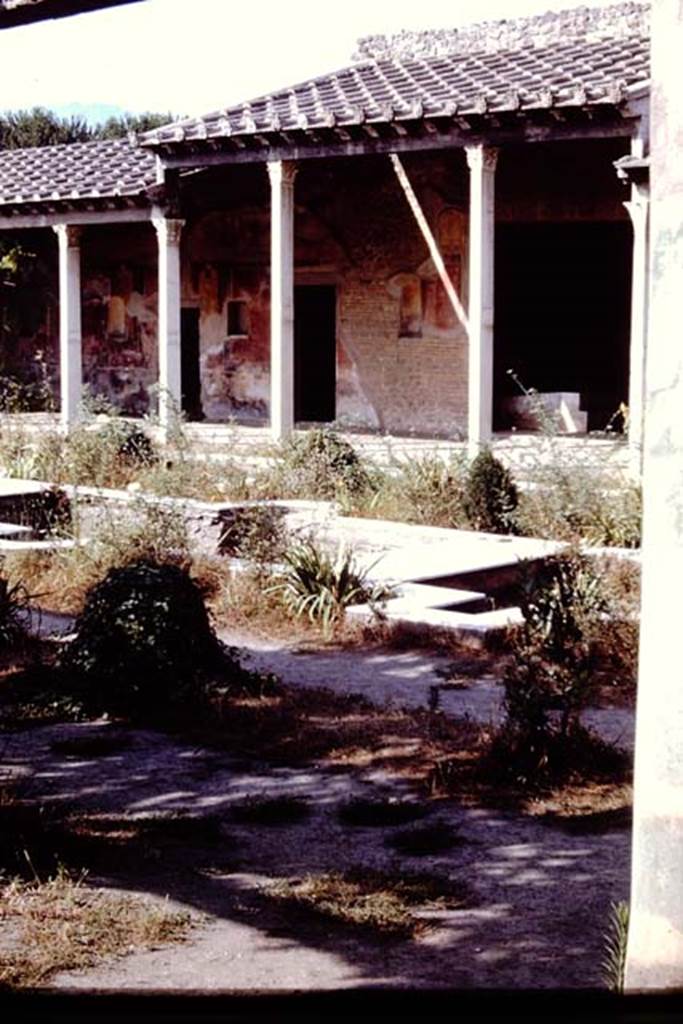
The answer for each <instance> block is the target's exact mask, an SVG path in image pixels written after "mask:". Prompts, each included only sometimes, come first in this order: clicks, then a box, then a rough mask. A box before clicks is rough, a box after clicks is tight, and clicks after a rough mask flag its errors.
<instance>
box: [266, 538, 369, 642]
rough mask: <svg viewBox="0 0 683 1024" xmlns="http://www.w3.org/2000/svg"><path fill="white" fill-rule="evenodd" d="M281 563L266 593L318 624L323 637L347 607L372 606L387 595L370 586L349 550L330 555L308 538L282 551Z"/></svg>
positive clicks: (365, 575)
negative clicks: (282, 562)
mask: <svg viewBox="0 0 683 1024" xmlns="http://www.w3.org/2000/svg"><path fill="white" fill-rule="evenodd" d="M283 561H284V566H283V568H282V569H281V570H280V571H279V572H278V573H276V574H275V577H274V581H273V583H271V585H270V586H269V587H268V588H267V593H272V594H277V595H278V596H279V597H280V598H281V600H282V602H283V604H284V605H285V607H286V608H287V609H289V610H290V611H291V612H293V614H294V615H296V616H301V615H308V617H309V619H310V620H311V622H319V623H320V624H321V625H322V628H323V632H324V633H325V634H326V635H328V634H329V633H330V631H331V629H332V627H333V625H334V624H335V623H336V622H338V621H339V620H340V619H341V618H342V617H343V614H344V610H345V609H346V608H347V607H348V606H349V605H353V604H365V603H366V602H367V603H368V604H370V605H374V604H377V603H379V602H380V601H381V600H382V599H383V598H385V597H386V596H388V593H387V589H386V587H383V586H381V585H378V584H371V583H370V581H369V579H368V573H369V571H370V570H369V569H360V568H359V567H358V566H357V564H356V561H355V557H354V554H353V551H352V549H351V548H350V547H344V546H340V548H339V550H338V552H337V554H336V556H332V555H330V554H328V552H326V551H325V550H323V548H321V547H319V546H318V545H317V544H315V543H314V541H313V540H311V539H310V538H309V539H307V540H302V541H299V542H298V543H296V544H294V545H292V547H290V548H289V549H288V550H287V551H285V554H284V556H283ZM370 568H371V567H370Z"/></svg>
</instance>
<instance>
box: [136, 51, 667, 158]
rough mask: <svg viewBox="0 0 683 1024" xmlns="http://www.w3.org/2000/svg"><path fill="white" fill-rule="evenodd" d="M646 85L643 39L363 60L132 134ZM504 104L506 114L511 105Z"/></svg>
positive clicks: (544, 102) (197, 132) (410, 111)
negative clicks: (209, 111)
mask: <svg viewBox="0 0 683 1024" xmlns="http://www.w3.org/2000/svg"><path fill="white" fill-rule="evenodd" d="M648 77H649V41H648V40H647V39H645V38H642V37H639V36H632V37H625V38H616V39H598V40H595V41H592V42H590V41H589V42H586V41H585V40H570V41H568V42H566V43H560V44H557V43H555V44H553V45H552V46H549V47H531V48H528V49H518V50H510V51H497V52H494V53H485V52H479V53H472V54H464V55H463V54H459V53H451V54H438V55H436V56H433V57H424V58H419V59H408V58H403V57H387V58H385V59H379V60H370V61H365V62H363V63H360V64H355V65H352V66H351V67H348V68H343V69H342V70H340V71H337V72H336V73H335V74H330V75H323V76H322V77H320V78H316V79H314V80H313V81H307V82H302V83H301V84H299V85H296V86H294V87H292V88H288V89H283V90H282V91H280V92H275V93H271V94H269V95H267V96H262V97H259V98H258V99H256V100H252V101H251V102H250V103H248V104H242V105H239V106H234V107H230V108H228V109H225V110H219V111H215V112H213V113H211V114H207V115H205V116H203V117H199V118H188V119H186V120H184V121H180V122H176V123H175V124H174V125H172V126H171V125H169V126H164V127H161V128H157V129H155V130H153V131H150V132H146V133H145V134H143V135H142V136H140V141H141V142H142V143H143V145H148V146H154V145H164V144H169V143H170V144H174V143H182V142H184V141H188V142H190V141H194V140H197V139H205V138H206V139H215V138H221V137H228V136H235V135H250V134H255V133H258V132H264V131H266V132H267V131H279V130H283V131H287V130H291V129H296V128H302V127H307V128H311V129H315V128H324V127H328V126H329V125H331V124H338V125H345V124H358V123H362V122H364V121H365V122H371V123H372V122H375V123H380V122H383V121H390V120H401V119H414V118H419V117H429V116H453V114H454V113H455V112H457V113H458V114H460V115H463V114H468V113H469V114H471V113H478V112H481V111H482V109H484V108H486V109H488V110H489V111H491V112H495V111H503V110H509V109H512V106H514V102H515V101H514V100H513V99H512V98H513V97H514V96H515V95H517V94H518V95H519V99H520V107H521V109H522V110H524V109H525V108H526V109H534V108H538V107H546V106H548V105H550V104H552V105H557V106H584V105H586V104H595V103H618V102H621V99H622V90H623V88H625V87H627V86H632V85H636V84H640V83H643V82H646V81H647V80H648ZM511 104H512V106H511Z"/></svg>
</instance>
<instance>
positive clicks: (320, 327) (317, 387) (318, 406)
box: [294, 285, 337, 423]
mask: <svg viewBox="0 0 683 1024" xmlns="http://www.w3.org/2000/svg"><path fill="white" fill-rule="evenodd" d="M336 306H337V299H336V291H335V288H334V285H299V286H298V287H296V288H295V289H294V419H295V420H297V421H308V422H312V423H329V422H330V420H333V419H334V417H335V411H336V402H335V391H336V350H337V343H336V336H337V330H336Z"/></svg>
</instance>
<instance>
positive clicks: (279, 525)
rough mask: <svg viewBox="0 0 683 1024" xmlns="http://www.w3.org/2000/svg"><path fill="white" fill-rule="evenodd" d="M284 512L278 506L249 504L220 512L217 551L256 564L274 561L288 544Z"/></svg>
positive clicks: (280, 556) (280, 555) (261, 564)
mask: <svg viewBox="0 0 683 1024" xmlns="http://www.w3.org/2000/svg"><path fill="white" fill-rule="evenodd" d="M284 514H285V513H284V509H283V508H279V507H278V506H277V505H251V506H245V507H243V508H236V509H231V510H230V511H229V512H224V513H222V514H221V517H220V518H221V524H222V527H223V529H222V532H221V535H220V538H219V541H218V549H219V551H220V552H221V554H228V555H236V556H237V557H239V558H244V559H246V560H247V561H250V562H253V563H254V564H255V565H257V566H265V565H267V564H269V563H273V562H276V561H277V560H278V559H280V558H282V556H283V555H284V552H285V549H286V546H287V530H286V528H285V523H284Z"/></svg>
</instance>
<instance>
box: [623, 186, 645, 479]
mask: <svg viewBox="0 0 683 1024" xmlns="http://www.w3.org/2000/svg"><path fill="white" fill-rule="evenodd" d="M624 206H625V207H626V209H627V210H628V212H629V215H630V217H631V221H632V223H633V273H632V281H631V343H630V351H629V382H628V445H629V450H630V454H631V459H630V462H631V470H632V472H633V473H634V475H635V476H636V477H637V478H638V479H639V478H640V475H641V472H642V465H643V414H644V400H645V344H646V338H647V307H648V302H647V292H648V280H649V275H648V220H649V216H648V215H649V208H650V195H649V188H648V186H647V185H632V186H631V199H630V201H629V202H627V203H624Z"/></svg>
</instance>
